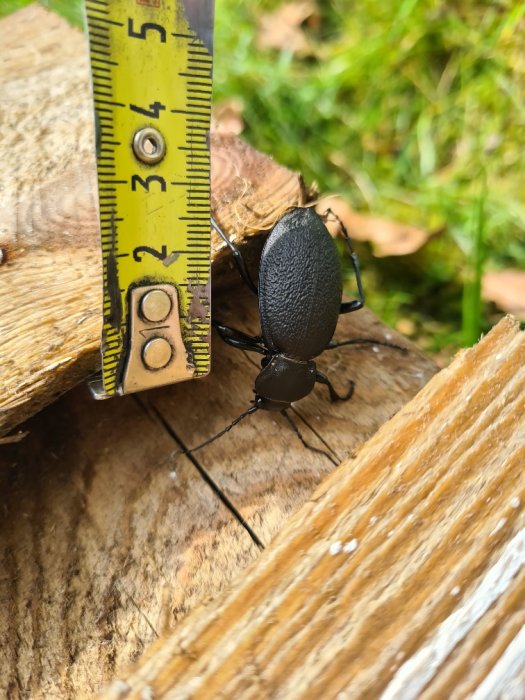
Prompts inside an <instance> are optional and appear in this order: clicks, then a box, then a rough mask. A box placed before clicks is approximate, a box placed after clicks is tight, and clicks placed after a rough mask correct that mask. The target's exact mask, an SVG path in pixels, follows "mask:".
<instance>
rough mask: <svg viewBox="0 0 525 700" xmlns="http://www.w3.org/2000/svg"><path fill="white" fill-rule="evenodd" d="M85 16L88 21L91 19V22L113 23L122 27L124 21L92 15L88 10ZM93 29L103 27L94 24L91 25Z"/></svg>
mask: <svg viewBox="0 0 525 700" xmlns="http://www.w3.org/2000/svg"><path fill="white" fill-rule="evenodd" d="M86 16H87V18H88V23H89V21H90V20H91V21H92V22H105V23H106V24H114V25H115V26H116V27H123V26H124V23H123V22H115V20H114V19H107V17H92V16H91V15H90V14H89V12H88V13H86ZM93 26H94V27H95V29H103V27H97V26H96V25H93Z"/></svg>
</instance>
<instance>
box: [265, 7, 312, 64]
mask: <svg viewBox="0 0 525 700" xmlns="http://www.w3.org/2000/svg"><path fill="white" fill-rule="evenodd" d="M314 15H315V4H314V3H313V2H309V1H308V0H305V1H304V2H290V3H285V4H284V5H281V6H280V7H279V8H278V9H277V10H275V12H272V13H270V14H266V15H262V17H261V19H260V26H259V32H258V34H257V47H258V48H259V49H277V50H281V49H288V50H289V51H292V52H293V53H301V54H304V53H308V51H309V42H308V38H307V37H306V35H305V33H304V32H303V30H302V25H303V23H304V22H306V21H307V20H309V19H310V18H312V17H314Z"/></svg>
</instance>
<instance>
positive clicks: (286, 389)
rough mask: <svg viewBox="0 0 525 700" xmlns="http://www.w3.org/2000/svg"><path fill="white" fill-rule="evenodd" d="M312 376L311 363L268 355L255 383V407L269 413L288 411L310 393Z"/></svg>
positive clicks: (283, 356) (312, 385)
mask: <svg viewBox="0 0 525 700" xmlns="http://www.w3.org/2000/svg"><path fill="white" fill-rule="evenodd" d="M315 374H316V367H315V362H314V361H313V360H307V361H305V360H296V359H294V358H292V357H288V356H287V355H283V354H281V353H276V354H275V355H270V360H269V362H268V361H267V362H265V364H264V366H263V368H262V370H261V372H260V373H259V375H258V376H257V379H256V380H255V394H256V403H257V405H258V406H259V408H263V409H266V410H270V411H281V410H283V409H285V408H287V407H288V406H289V405H290V404H291V403H293V402H294V401H299V400H300V399H302V398H304V397H305V396H307V395H308V394H309V393H310V392H311V391H312V389H313V388H314V384H315Z"/></svg>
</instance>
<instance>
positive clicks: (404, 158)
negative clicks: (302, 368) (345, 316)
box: [0, 0, 525, 351]
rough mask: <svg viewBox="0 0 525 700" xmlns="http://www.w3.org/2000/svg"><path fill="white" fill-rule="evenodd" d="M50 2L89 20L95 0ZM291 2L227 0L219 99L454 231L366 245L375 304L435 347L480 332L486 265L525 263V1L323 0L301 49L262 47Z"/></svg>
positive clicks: (326, 166) (285, 157)
mask: <svg viewBox="0 0 525 700" xmlns="http://www.w3.org/2000/svg"><path fill="white" fill-rule="evenodd" d="M25 4H27V3H26V2H24V1H23V0H22V1H21V2H20V1H18V2H16V1H10V0H1V4H0V14H6V13H7V12H9V11H12V10H13V9H15V7H19V6H22V5H25ZM43 4H45V5H47V6H49V7H50V8H51V9H54V10H56V11H58V12H61V13H62V14H64V15H65V16H66V17H67V18H68V19H69V20H70V21H73V22H74V23H77V24H78V23H79V22H80V17H81V14H82V13H81V7H80V2H79V0H69V1H66V0H62V1H61V2H60V1H59V0H55V1H52V0H49V2H47V3H46V2H44V3H43ZM282 4H283V3H282V2H279V1H278V0H263V1H261V2H251V3H247V2H245V0H217V2H216V35H215V46H216V60H215V75H214V95H215V100H216V101H218V102H220V101H221V100H224V99H230V98H232V97H236V98H238V99H240V100H241V101H242V103H243V116H244V120H245V124H246V128H245V132H244V134H243V136H244V137H245V138H247V139H248V140H249V141H250V142H251V143H253V144H254V145H255V146H256V147H257V148H259V149H261V150H263V151H266V152H268V153H270V154H272V155H273V156H274V157H275V159H276V160H278V161H279V162H281V163H283V164H285V165H287V166H289V167H290V168H293V169H296V170H299V171H301V172H302V174H303V175H304V177H305V179H306V181H307V182H312V181H314V182H316V183H318V185H319V188H320V190H321V191H322V192H337V193H339V194H341V195H342V196H343V197H344V198H345V199H346V200H347V201H348V202H349V203H350V204H351V205H352V206H353V207H355V208H357V209H359V210H363V211H370V212H373V213H375V214H381V215H383V216H386V217H390V218H392V219H396V220H398V221H404V222H407V223H411V224H416V225H419V226H421V227H423V228H426V229H427V230H430V231H431V232H437V231H439V232H440V235H436V236H435V237H433V238H432V240H431V241H430V242H429V243H428V244H427V245H426V246H425V247H424V249H422V250H421V251H419V252H418V253H415V254H413V255H410V256H406V257H404V258H384V259H377V258H374V257H373V256H372V255H371V252H370V250H369V249H368V248H367V247H366V246H360V248H359V252H360V255H361V257H362V258H363V263H364V265H363V266H364V275H365V286H366V288H367V290H368V297H369V304H370V306H371V307H372V308H373V309H374V310H375V311H376V312H377V313H378V314H379V315H380V316H382V317H383V318H384V319H385V320H386V321H387V322H388V323H390V324H392V325H396V323H397V322H398V321H399V319H405V320H406V319H408V320H409V321H410V324H411V327H412V328H413V331H412V335H414V336H415V337H416V338H418V339H420V340H422V343H423V345H425V347H426V348H427V349H428V350H431V351H439V350H440V349H441V348H443V347H445V346H450V347H452V348H454V347H457V346H458V345H460V344H462V343H466V344H470V343H472V342H474V341H475V340H476V339H477V337H479V333H480V331H481V330H486V329H487V328H488V327H489V324H490V323H491V322H492V321H494V320H495V317H494V316H491V315H489V313H488V310H487V307H486V306H485V305H483V304H482V303H481V301H480V279H481V275H482V272H483V269H484V266H488V267H490V268H491V269H494V268H496V269H497V268H503V267H522V268H523V267H525V235H524V232H525V205H524V204H523V202H524V199H525V176H524V172H525V168H524V165H525V162H524V160H525V129H524V126H525V100H524V99H523V98H524V90H525V54H524V52H523V47H522V44H523V40H522V37H523V32H524V29H525V17H524V15H525V4H523V3H516V2H514V0H490V1H489V0H463V2H461V3H455V2H452V0H402V1H401V2H391V3H389V2H384V0H383V1H381V0H332V1H329V0H319V1H318V2H317V8H318V10H317V13H318V17H317V21H316V22H313V23H307V24H306V26H305V27H304V31H305V33H306V36H307V39H308V43H309V48H308V51H306V52H301V53H300V54H298V55H295V54H294V53H293V52H292V51H291V50H289V49H288V48H287V47H286V46H284V47H283V48H281V49H278V50H275V49H272V50H270V49H262V48H259V47H258V41H257V37H258V31H259V27H260V24H261V16H262V15H263V14H264V13H268V12H271V11H272V10H274V9H276V8H277V7H279V6H280V5H282ZM409 330H410V329H409Z"/></svg>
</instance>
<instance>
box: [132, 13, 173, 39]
mask: <svg viewBox="0 0 525 700" xmlns="http://www.w3.org/2000/svg"><path fill="white" fill-rule="evenodd" d="M148 31H150V32H158V34H159V36H160V41H161V43H162V44H165V43H166V30H165V29H164V27H162V26H161V25H160V24H155V22H144V23H143V24H141V26H140V30H139V31H138V32H137V31H135V29H134V28H133V18H132V17H130V18H128V36H131V37H133V38H135V39H143V40H145V39H146V35H147V32H148Z"/></svg>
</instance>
